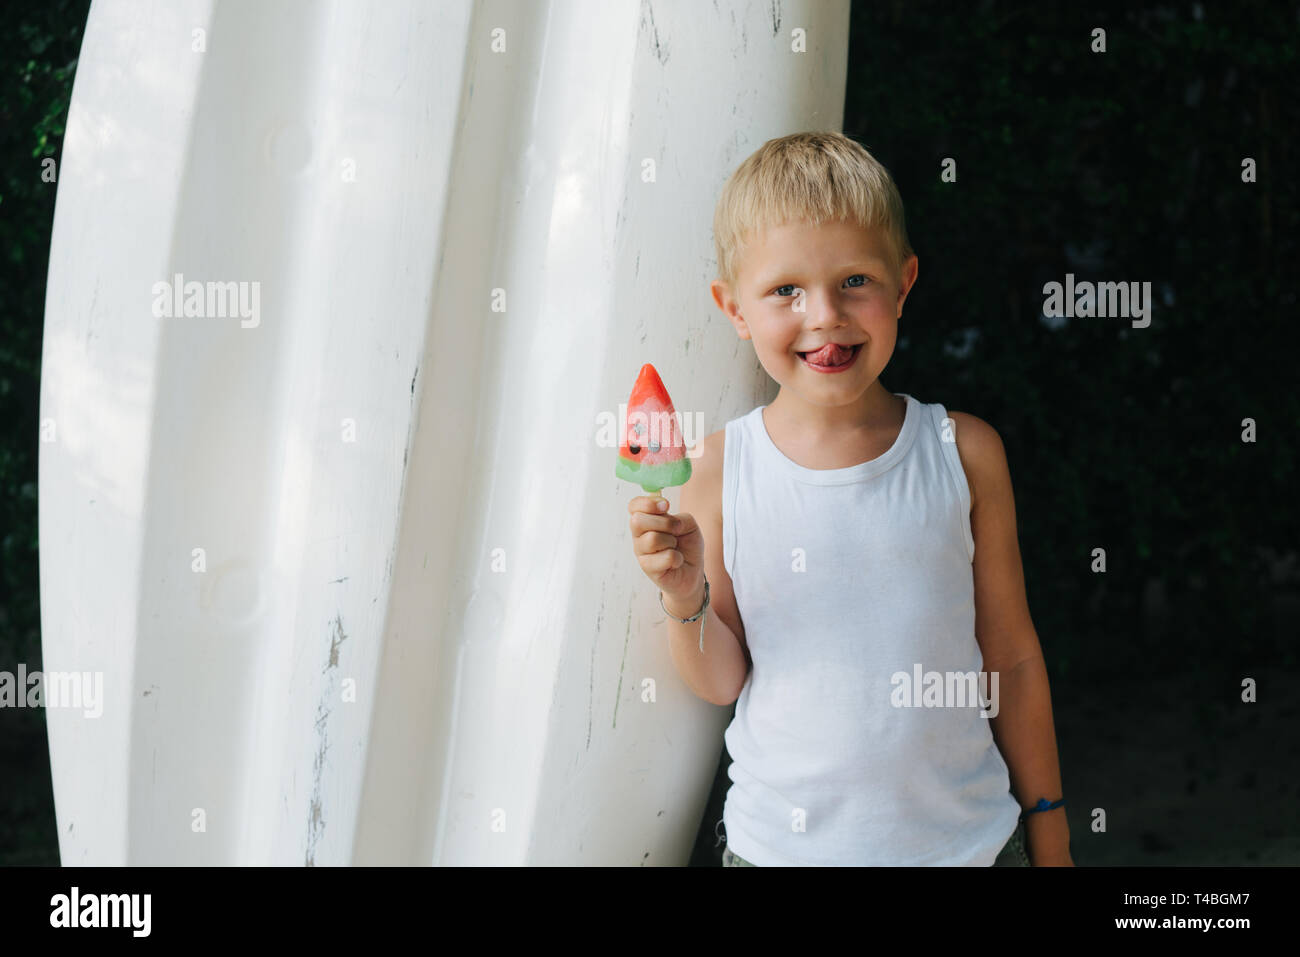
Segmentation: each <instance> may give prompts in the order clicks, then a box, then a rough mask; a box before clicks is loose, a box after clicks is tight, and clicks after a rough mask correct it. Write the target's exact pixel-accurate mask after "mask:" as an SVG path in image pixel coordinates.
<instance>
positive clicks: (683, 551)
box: [628, 431, 750, 706]
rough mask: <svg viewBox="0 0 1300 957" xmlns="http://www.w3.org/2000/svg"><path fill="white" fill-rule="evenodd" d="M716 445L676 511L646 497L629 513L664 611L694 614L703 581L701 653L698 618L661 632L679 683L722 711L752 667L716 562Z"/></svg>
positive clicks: (714, 440) (700, 460)
mask: <svg viewBox="0 0 1300 957" xmlns="http://www.w3.org/2000/svg"><path fill="white" fill-rule="evenodd" d="M722 442H723V433H722V432H721V431H719V432H715V433H713V434H712V435H710V436H708V437H707V438H706V439H704V441H703V442H702V443H701V454H700V455H699V456H698V457H697V458H695V459H693V460H692V473H693V474H692V477H691V480H690V481H689V482H687V483H686V484H685V485H684V486H682V504H681V511H680V512H679V513H677V514H676V515H674V514H671V513H670V514H663V513H659V512H656V511H654V510H653V507H652V505H651V503H652V501H653V500H652V499H650V498H649V497H648V496H638V497H637V498H634V499H633V500H632V502H631V503H630V504H629V506H628V507H629V510H631V511H632V512H633V515H632V520H631V521H632V531H633V534H634V535H637V539H636V542H635V546H636V552H637V554H638V556H639V557H640V562H641V567H642V569H643V570H644V571H645V573H646V574H647V575H648V576H650V578H651V580H652V581H654V582H655V583H656V585H657V586H658V587H660V588H661V589H662V590H663V593H664V594H663V603H664V607H665V608H667V609H668V611H669V612H671V613H672V614H673V615H676V616H677V617H678V618H688V617H690V616H691V615H694V614H695V613H696V612H698V611H699V610H700V606H701V605H702V604H703V602H704V576H705V575H706V574H707V575H708V581H709V609H708V611H707V612H706V613H705V615H704V640H703V645H704V650H703V652H701V650H700V644H701V642H700V622H699V621H698V620H697V621H693V622H690V623H688V624H683V623H681V622H679V621H676V620H674V619H673V618H668V617H666V618H665V625H664V627H665V628H666V629H667V631H668V641H669V648H670V651H671V654H672V658H673V665H674V666H675V667H676V668H677V673H678V674H679V675H681V677H682V681H684V682H685V683H686V686H687V687H688V688H690V689H691V691H692V692H693V693H694V694H695V695H696V696H698V697H700V698H703V699H704V700H705V701H708V702H710V703H711V704H716V705H724V706H725V705H729V704H731V703H732V702H734V701H735V700H736V698H737V697H739V695H740V691H741V688H743V687H744V684H745V679H746V677H747V676H748V674H749V666H750V661H749V651H748V649H747V648H746V646H745V631H744V625H743V624H742V623H741V621H740V615H739V612H738V610H737V608H736V600H735V596H734V594H733V592H732V587H731V577H730V576H729V575H728V574H727V572H726V569H725V567H724V566H723V561H722V469H721V462H722ZM641 503H644V504H641ZM638 512H640V514H638Z"/></svg>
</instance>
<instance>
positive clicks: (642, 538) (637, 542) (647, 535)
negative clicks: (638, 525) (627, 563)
mask: <svg viewBox="0 0 1300 957" xmlns="http://www.w3.org/2000/svg"><path fill="white" fill-rule="evenodd" d="M676 547H677V538H676V536H673V535H667V534H665V533H663V532H642V533H641V534H640V535H638V536H637V537H636V538H635V539H633V542H632V550H633V551H634V552H635V553H636V554H638V555H650V554H653V553H654V552H661V551H663V550H664V549H665V548H676Z"/></svg>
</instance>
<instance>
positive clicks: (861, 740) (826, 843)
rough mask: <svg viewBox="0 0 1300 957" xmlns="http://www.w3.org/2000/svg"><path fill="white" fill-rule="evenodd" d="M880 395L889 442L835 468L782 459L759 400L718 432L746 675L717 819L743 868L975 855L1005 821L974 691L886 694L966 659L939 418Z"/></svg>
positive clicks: (979, 859) (921, 861)
mask: <svg viewBox="0 0 1300 957" xmlns="http://www.w3.org/2000/svg"><path fill="white" fill-rule="evenodd" d="M896 394H899V395H902V397H903V398H905V399H906V400H907V413H906V417H905V419H904V422H903V428H902V431H901V432H900V433H899V436H898V439H897V440H896V441H895V442H894V444H893V446H892V447H891V448H890V449H889V451H887V452H885V453H884V454H883V455H881V456H880V457H878V458H875V459H872V460H871V461H869V462H862V463H860V464H858V465H852V466H849V467H848V468H839V469H810V468H805V467H804V466H801V465H799V464H797V463H795V462H794V461H792V460H791V459H789V458H787V457H786V456H785V454H784V453H782V452H781V450H780V449H778V448H777V447H776V445H775V443H773V441H772V439H771V436H769V435H768V433H767V429H766V427H765V425H764V423H763V416H762V413H763V409H764V408H765V407H764V406H759V407H758V408H756V409H754V410H753V411H752V412H750V413H748V414H747V415H743V416H740V417H739V418H736V419H732V420H731V421H730V422H728V423H727V425H726V444H725V445H724V448H723V491H722V541H723V563H724V565H725V567H726V569H727V572H728V573H729V574H730V575H731V580H732V584H733V586H734V588H735V596H736V604H737V606H738V608H739V611H740V616H741V621H742V622H743V624H744V627H745V637H746V641H747V642H748V645H749V650H750V655H751V657H752V658H753V669H752V670H751V672H750V674H749V677H748V678H747V679H746V681H745V686H744V688H743V689H742V690H741V692H740V697H739V698H738V699H737V701H736V714H735V717H734V718H733V719H732V721H731V724H730V725H729V726H728V728H727V731H726V734H725V740H726V743H727V751H728V753H729V754H730V755H731V758H732V764H731V767H730V769H729V770H728V775H729V777H730V778H731V781H732V784H731V787H730V788H729V789H728V791H727V798H726V803H725V806H724V810H723V823H724V825H725V827H726V833H727V845H728V847H730V848H731V850H732V852H733V853H735V854H738V855H740V856H741V857H742V858H744V859H745V860H747V861H750V862H751V863H753V864H756V865H759V866H800V865H850V866H852V865H862V866H912V865H979V866H989V865H991V864H992V863H993V861H994V859H995V858H996V857H997V854H998V851H1000V850H1001V849H1002V847H1003V845H1004V844H1006V842H1007V840H1008V839H1009V838H1010V836H1011V834H1012V832H1013V831H1014V830H1015V828H1016V822H1017V821H1018V819H1019V816H1020V805H1019V802H1017V801H1016V799H1015V797H1014V796H1013V795H1012V794H1011V790H1010V778H1009V776H1008V773H1007V766H1006V763H1005V762H1004V761H1003V759H1002V755H1001V753H1000V752H999V751H998V748H997V745H996V743H995V742H994V740H993V732H992V729H991V728H990V725H989V719H988V718H987V717H982V716H981V713H980V712H981V705H980V702H979V700H978V697H977V698H975V699H974V701H973V703H972V704H971V705H970V706H967V707H924V706H922V707H895V706H894V704H893V701H895V700H901V699H899V697H898V696H899V695H901V693H902V690H903V689H902V685H901V682H900V683H895V681H894V679H893V676H895V674H896V673H897V672H903V673H905V674H906V675H907V676H908V677H909V679H912V678H915V677H916V676H918V675H919V674H923V673H925V672H931V671H937V672H940V673H941V674H945V678H946V677H947V673H954V672H963V673H970V674H973V675H976V676H978V674H979V672H980V671H981V669H982V667H983V656H982V655H981V653H980V648H979V644H978V643H977V642H976V640H975V601H974V580H973V578H972V569H971V561H972V559H973V556H974V554H975V545H974V540H973V538H972V536H971V529H970V489H969V486H968V485H967V482H966V476H965V473H964V472H963V471H962V467H961V459H960V458H959V457H958V454H957V446H956V444H955V442H954V441H953V438H952V436H953V430H952V428H951V422H949V423H945V421H944V420H945V417H946V416H947V412H946V411H945V409H944V407H943V406H942V405H940V404H938V403H934V404H928V405H927V404H923V403H921V402H918V401H917V400H916V399H914V398H912V397H911V396H910V395H905V394H902V393H896ZM945 433H946V434H947V436H948V438H947V440H946V441H945V439H944V436H945ZM923 683H924V682H923ZM947 684H949V682H948V681H947V680H945V685H947ZM980 688H981V690H983V691H984V694H985V698H986V700H987V698H988V697H989V696H990V691H991V690H992V688H993V686H992V685H983V684H982V685H980ZM912 690H913V692H914V694H913V703H916V704H919V703H920V702H921V700H922V695H921V691H922V689H921V688H917V687H916V686H915V683H914V682H912ZM930 700H933V699H930ZM950 700H951V699H950Z"/></svg>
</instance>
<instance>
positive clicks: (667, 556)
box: [641, 548, 684, 575]
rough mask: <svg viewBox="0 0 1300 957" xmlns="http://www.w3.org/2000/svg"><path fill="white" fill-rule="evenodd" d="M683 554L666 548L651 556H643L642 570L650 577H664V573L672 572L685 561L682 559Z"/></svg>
mask: <svg viewBox="0 0 1300 957" xmlns="http://www.w3.org/2000/svg"><path fill="white" fill-rule="evenodd" d="M681 554H682V553H681V552H678V551H674V550H673V549H671V548H666V549H664V550H663V551H661V552H654V553H652V554H650V555H643V556H641V568H642V569H643V570H644V571H645V572H646V573H647V574H649V575H662V574H664V572H670V571H672V570H673V569H674V568H676V567H677V566H678V565H680V564H681V562H682V561H684V559H681V558H680V556H681Z"/></svg>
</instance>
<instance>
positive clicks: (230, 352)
mask: <svg viewBox="0 0 1300 957" xmlns="http://www.w3.org/2000/svg"><path fill="white" fill-rule="evenodd" d="M847 36H848V3H847V0H833V2H824V0H802V2H792V0H784V2H782V3H771V2H768V0H761V2H759V0H755V2H724V0H720V2H716V3H704V2H695V0H675V2H666V0H660V2H657V3H653V4H651V3H642V2H634V0H624V2H600V0H581V2H579V0H555V2H540V0H539V2H528V3H478V4H473V3H468V2H437V3H433V2H417V0H409V2H396V0H388V2H384V3H351V2H318V0H294V2H291V0H277V2H276V3H260V2H255V0H249V2H221V3H210V2H198V0H184V2H179V0H151V2H140V3H129V4H128V3H121V2H106V0H96V2H95V3H94V5H93V6H92V8H91V12H90V19H89V23H88V25H87V31H86V37H85V42H84V46H83V49H82V56H81V60H80V64H79V68H78V72H77V76H76V85H75V89H74V93H73V99H72V106H71V111H70V114H69V119H68V125H67V136H66V141H65V146H64V151H63V156H62V163H61V167H60V169H59V177H58V199H57V206H56V214H55V222H54V234H53V248H52V252H51V259H50V272H49V284H48V296H47V309H46V326H45V346H44V365H43V371H42V379H41V420H42V421H41V426H42V439H43V442H42V446H41V455H40V542H41V553H40V561H41V603H42V626H43V640H44V669H45V671H46V672H47V673H54V672H66V673H74V672H75V673H79V674H86V675H89V676H91V678H90V680H89V681H88V683H87V684H86V686H85V687H86V693H87V695H90V694H91V692H90V689H91V688H92V687H93V681H94V677H93V676H95V675H98V676H100V678H101V679H102V695H101V696H100V698H99V700H98V707H99V711H100V713H99V714H98V715H94V714H93V713H91V714H88V713H87V712H90V711H92V710H93V709H91V708H88V707H80V708H78V707H74V706H71V705H70V704H68V702H64V703H63V704H61V705H59V706H53V705H51V706H50V707H49V708H48V711H47V713H48V721H49V733H50V748H51V760H52V767H53V775H54V793H55V804H56V809H57V816H58V827H59V845H60V852H61V856H62V861H63V863H64V864H69V865H73V864H97V865H103V864H108V865H114V864H287V865H301V864H308V865H311V864H316V865H323V864H434V865H445V864H452V865H460V864H528V865H534V864H626V865H632V864H646V865H664V864H669V865H680V864H684V863H686V862H687V860H688V859H689V855H690V850H691V846H692V843H693V841H694V838H695V835H696V833H697V829H698V828H699V826H700V819H701V815H702V812H703V808H704V804H705V801H706V798H707V796H708V791H709V787H710V785H711V783H712V781H713V777H714V772H715V769H716V766H717V761H718V756H719V754H720V751H721V747H722V731H723V729H724V727H725V724H726V721H727V720H728V716H729V709H724V708H718V707H715V706H712V705H709V704H707V703H705V702H702V701H700V700H699V699H697V698H695V697H694V696H693V695H692V694H691V692H690V691H689V690H688V689H687V688H686V687H685V685H684V684H683V683H682V682H681V680H680V678H679V677H678V676H677V674H676V672H675V670H674V667H673V664H672V661H671V658H670V656H669V653H668V648H667V646H666V645H665V644H664V640H665V639H664V631H663V629H662V622H663V613H662V611H661V610H660V608H659V604H658V600H657V592H656V590H655V588H654V587H653V585H652V584H651V583H650V581H649V580H648V579H647V578H646V577H645V575H644V574H643V573H642V572H641V571H640V569H639V567H638V565H637V563H636V560H635V557H634V555H633V554H632V548H631V539H630V533H629V531H628V527H627V517H628V516H627V511H626V505H627V501H628V499H629V498H631V497H632V496H633V495H636V494H640V489H638V488H635V487H633V486H631V485H629V484H627V483H625V482H622V481H620V480H618V479H617V478H615V476H614V461H615V457H616V450H615V449H614V448H613V447H605V446H603V445H602V444H601V443H600V426H601V424H602V422H603V421H606V420H607V419H606V417H608V419H612V418H613V416H615V415H616V414H617V411H618V405H619V404H620V403H623V402H625V401H626V400H627V396H628V393H629V391H630V389H631V386H632V383H633V382H634V381H635V378H636V374H637V372H638V371H639V369H640V367H641V365H642V364H643V363H645V362H653V363H654V364H655V365H656V367H657V368H658V370H659V372H660V373H661V375H662V376H663V378H664V381H665V383H666V384H667V386H668V388H669V390H670V392H671V393H672V397H673V399H674V401H675V403H676V406H677V409H678V411H679V412H680V413H681V414H682V416H683V419H684V423H685V426H686V429H687V435H686V437H687V440H688V442H695V441H697V440H698V439H699V438H701V437H702V435H703V434H707V433H708V432H711V431H714V430H716V429H719V428H721V427H722V426H723V424H724V423H725V422H726V421H727V420H728V419H730V418H732V417H734V416H736V415H739V414H741V413H743V412H745V411H748V410H749V409H750V408H752V407H753V406H754V405H756V404H758V403H759V402H763V401H767V399H768V398H770V395H771V392H770V390H769V384H768V381H767V379H766V376H765V375H764V374H763V373H762V370H761V369H760V368H759V367H758V364H757V362H756V361H755V359H754V356H753V352H752V348H751V347H750V346H749V344H748V343H744V342H741V341H740V340H738V339H737V337H736V335H735V333H734V331H733V330H732V329H731V327H730V325H729V324H727V323H726V321H725V320H724V319H723V317H722V316H721V315H720V314H719V313H717V311H716V309H715V308H714V307H713V306H712V303H711V301H710V299H709V296H708V290H707V284H708V281H709V280H710V279H711V278H712V277H713V275H714V263H713V248H712V237H711V232H710V227H711V223H712V214H713V207H714V203H715V201H716V198H717V194H718V190H719V189H720V187H721V186H722V184H723V182H724V181H725V179H726V177H727V176H728V175H729V174H730V172H731V171H732V170H733V169H734V168H735V166H736V165H737V164H738V163H739V162H740V161H741V160H742V159H743V158H744V157H745V156H746V155H748V153H750V152H751V151H752V150H754V149H755V148H757V147H758V146H759V145H760V144H761V143H762V142H763V141H764V140H765V139H768V138H770V137H772V136H778V135H782V134H784V133H788V132H792V131H795V130H799V129H825V128H838V126H839V124H840V122H841V118H842V110H843V88H844V79H845V58H846V49H847ZM801 43H802V44H804V45H805V46H806V52H804V51H802V50H800V49H799V47H800V44H801ZM674 491H676V490H671V491H669V492H668V494H669V496H670V498H671V499H673V501H674V502H676V501H677V496H676V495H675V494H674ZM675 509H676V505H674V510H675ZM83 704H85V702H83Z"/></svg>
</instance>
